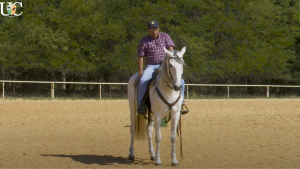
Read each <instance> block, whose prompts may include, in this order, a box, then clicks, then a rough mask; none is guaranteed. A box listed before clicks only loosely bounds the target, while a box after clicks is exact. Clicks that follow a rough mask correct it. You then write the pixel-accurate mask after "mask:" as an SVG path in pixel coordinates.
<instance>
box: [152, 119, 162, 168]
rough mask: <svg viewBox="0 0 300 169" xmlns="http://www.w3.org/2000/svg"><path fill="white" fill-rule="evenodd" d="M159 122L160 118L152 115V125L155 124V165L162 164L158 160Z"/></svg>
mask: <svg viewBox="0 0 300 169" xmlns="http://www.w3.org/2000/svg"><path fill="white" fill-rule="evenodd" d="M160 123H161V118H158V117H154V125H155V142H156V154H155V165H162V162H161V160H160V142H161V139H162V137H161V132H160Z"/></svg>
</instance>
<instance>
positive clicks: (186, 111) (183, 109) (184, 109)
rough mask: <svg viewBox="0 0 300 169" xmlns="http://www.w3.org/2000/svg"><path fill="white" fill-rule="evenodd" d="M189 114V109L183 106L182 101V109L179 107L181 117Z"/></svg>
mask: <svg viewBox="0 0 300 169" xmlns="http://www.w3.org/2000/svg"><path fill="white" fill-rule="evenodd" d="M188 112H189V109H188V108H187V106H186V104H185V101H183V103H182V107H181V110H180V113H181V114H182V115H185V114H187V113H188Z"/></svg>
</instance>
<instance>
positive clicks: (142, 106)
mask: <svg viewBox="0 0 300 169" xmlns="http://www.w3.org/2000/svg"><path fill="white" fill-rule="evenodd" d="M136 112H137V114H138V115H142V116H145V115H146V114H147V107H146V105H145V104H143V103H141V104H140V105H139V106H138V108H137V111H136Z"/></svg>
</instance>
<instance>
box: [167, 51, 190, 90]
mask: <svg viewBox="0 0 300 169" xmlns="http://www.w3.org/2000/svg"><path fill="white" fill-rule="evenodd" d="M164 50H165V52H166V54H167V57H166V59H165V64H166V71H167V74H168V76H169V77H170V78H171V81H172V88H173V89H174V90H175V91H179V90H180V89H181V87H182V85H181V78H182V73H183V66H184V65H185V63H184V60H183V55H184V53H185V50H186V47H183V48H182V49H181V51H172V52H170V51H168V50H167V49H165V48H164Z"/></svg>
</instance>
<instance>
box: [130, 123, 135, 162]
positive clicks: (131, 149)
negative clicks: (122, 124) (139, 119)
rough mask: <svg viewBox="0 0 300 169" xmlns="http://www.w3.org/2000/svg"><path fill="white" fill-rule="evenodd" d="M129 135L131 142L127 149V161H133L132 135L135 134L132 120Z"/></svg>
mask: <svg viewBox="0 0 300 169" xmlns="http://www.w3.org/2000/svg"><path fill="white" fill-rule="evenodd" d="M130 133H131V142H130V148H129V152H130V153H129V160H131V161H134V134H135V122H134V120H132V121H131V126H130Z"/></svg>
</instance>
